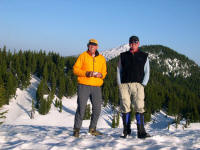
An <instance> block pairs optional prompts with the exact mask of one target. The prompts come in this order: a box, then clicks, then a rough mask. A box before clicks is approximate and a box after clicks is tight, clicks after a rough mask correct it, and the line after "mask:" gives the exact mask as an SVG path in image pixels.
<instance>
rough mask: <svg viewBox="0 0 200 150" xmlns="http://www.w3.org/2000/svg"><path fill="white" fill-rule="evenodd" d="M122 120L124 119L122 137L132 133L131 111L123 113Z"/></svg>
mask: <svg viewBox="0 0 200 150" xmlns="http://www.w3.org/2000/svg"><path fill="white" fill-rule="evenodd" d="M122 121H123V128H124V129H123V135H122V136H120V137H121V138H126V137H127V136H130V135H131V119H130V113H122Z"/></svg>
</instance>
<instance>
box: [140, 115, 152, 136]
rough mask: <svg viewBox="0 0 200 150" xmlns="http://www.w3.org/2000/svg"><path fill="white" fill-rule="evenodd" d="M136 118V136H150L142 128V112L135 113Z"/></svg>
mask: <svg viewBox="0 0 200 150" xmlns="http://www.w3.org/2000/svg"><path fill="white" fill-rule="evenodd" d="M136 120H137V131H138V132H137V136H138V138H141V139H144V138H147V137H151V136H150V135H149V134H148V133H146V130H145V128H144V114H143V113H136Z"/></svg>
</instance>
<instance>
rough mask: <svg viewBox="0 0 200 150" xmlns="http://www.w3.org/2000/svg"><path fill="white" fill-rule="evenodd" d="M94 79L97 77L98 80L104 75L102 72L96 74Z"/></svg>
mask: <svg viewBox="0 0 200 150" xmlns="http://www.w3.org/2000/svg"><path fill="white" fill-rule="evenodd" d="M94 77H96V78H102V77H103V75H102V74H101V73H100V72H96V74H94Z"/></svg>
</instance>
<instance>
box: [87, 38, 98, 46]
mask: <svg viewBox="0 0 200 150" xmlns="http://www.w3.org/2000/svg"><path fill="white" fill-rule="evenodd" d="M88 45H95V46H97V45H98V41H97V40H95V39H90V40H89V42H88Z"/></svg>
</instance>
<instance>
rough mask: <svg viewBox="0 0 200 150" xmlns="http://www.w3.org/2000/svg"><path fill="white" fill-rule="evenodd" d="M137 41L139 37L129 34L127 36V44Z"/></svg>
mask: <svg viewBox="0 0 200 150" xmlns="http://www.w3.org/2000/svg"><path fill="white" fill-rule="evenodd" d="M137 42H139V38H138V37H137V36H131V37H130V38H129V44H130V43H137Z"/></svg>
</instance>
